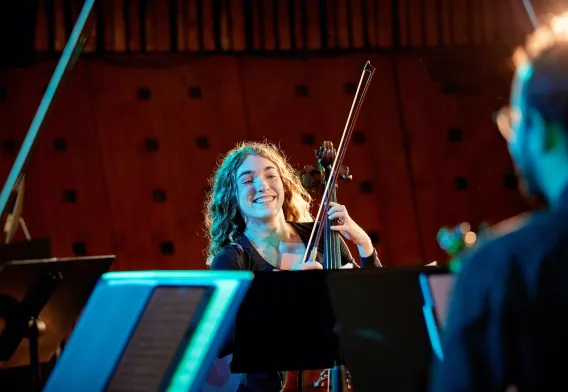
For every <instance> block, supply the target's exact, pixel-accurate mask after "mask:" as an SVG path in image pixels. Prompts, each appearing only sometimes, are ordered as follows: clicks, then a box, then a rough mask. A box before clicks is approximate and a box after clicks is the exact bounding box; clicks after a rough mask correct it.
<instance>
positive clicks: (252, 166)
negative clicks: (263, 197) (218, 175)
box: [237, 155, 278, 176]
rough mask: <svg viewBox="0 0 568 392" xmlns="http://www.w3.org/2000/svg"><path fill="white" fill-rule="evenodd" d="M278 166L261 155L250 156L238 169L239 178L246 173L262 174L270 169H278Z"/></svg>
mask: <svg viewBox="0 0 568 392" xmlns="http://www.w3.org/2000/svg"><path fill="white" fill-rule="evenodd" d="M277 168H278V167H277V165H276V164H275V163H274V162H272V161H270V160H268V159H266V158H264V157H261V156H260V155H249V156H247V157H246V158H245V160H244V161H243V163H241V165H240V166H239V167H238V168H237V176H239V175H240V174H241V173H244V172H255V173H256V172H261V171H265V170H269V169H277Z"/></svg>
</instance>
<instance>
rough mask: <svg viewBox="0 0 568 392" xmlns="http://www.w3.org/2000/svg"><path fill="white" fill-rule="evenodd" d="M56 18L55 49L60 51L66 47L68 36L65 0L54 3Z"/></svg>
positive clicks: (57, 0)
mask: <svg viewBox="0 0 568 392" xmlns="http://www.w3.org/2000/svg"><path fill="white" fill-rule="evenodd" d="M54 18H55V50H56V51H58V52H60V51H62V50H63V48H64V47H65V43H66V42H67V37H66V36H65V19H64V14H63V0H56V1H55V4H54Z"/></svg>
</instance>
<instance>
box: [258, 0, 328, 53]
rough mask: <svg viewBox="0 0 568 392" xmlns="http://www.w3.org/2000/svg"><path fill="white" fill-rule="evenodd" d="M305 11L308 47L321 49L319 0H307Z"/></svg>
mask: <svg viewBox="0 0 568 392" xmlns="http://www.w3.org/2000/svg"><path fill="white" fill-rule="evenodd" d="M268 3H270V2H268ZM305 12H306V35H307V38H306V39H307V40H306V46H307V49H309V50H317V49H321V26H320V23H319V4H318V2H317V1H307V2H306V6H305Z"/></svg>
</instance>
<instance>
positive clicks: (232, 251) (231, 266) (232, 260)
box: [210, 244, 242, 270]
mask: <svg viewBox="0 0 568 392" xmlns="http://www.w3.org/2000/svg"><path fill="white" fill-rule="evenodd" d="M241 252H242V249H239V246H238V245H237V244H228V245H225V246H224V247H223V249H221V251H220V252H219V253H217V255H215V257H213V261H211V267H210V269H212V270H236V269H241V267H240V263H239V259H240V258H241Z"/></svg>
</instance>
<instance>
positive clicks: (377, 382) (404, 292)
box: [328, 267, 442, 392]
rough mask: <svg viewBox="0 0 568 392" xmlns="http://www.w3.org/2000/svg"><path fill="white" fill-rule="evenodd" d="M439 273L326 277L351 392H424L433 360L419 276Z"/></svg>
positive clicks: (377, 271) (412, 270)
mask: <svg viewBox="0 0 568 392" xmlns="http://www.w3.org/2000/svg"><path fill="white" fill-rule="evenodd" d="M441 270H442V269H441V268H437V267H385V268H373V269H355V270H344V271H337V272H335V271H334V272H332V273H330V274H329V275H328V288H329V293H330V301H331V306H332V307H333V310H334V314H335V317H336V319H337V325H336V331H337V333H338V337H339V342H340V351H341V353H342V356H343V358H344V359H345V364H346V366H347V367H348V368H349V371H350V373H351V375H352V377H353V378H352V383H353V389H354V390H355V391H357V392H374V391H377V390H380V391H383V392H385V391H386V392H390V391H396V392H422V391H424V392H425V391H427V390H428V378H429V373H430V368H431V365H432V361H433V359H434V355H433V351H432V348H431V346H430V340H429V336H428V331H427V327H426V323H425V321H424V314H423V306H424V299H423V296H422V291H421V287H420V282H419V276H420V275H421V274H423V273H432V272H435V273H439V272H440V271H441Z"/></svg>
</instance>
